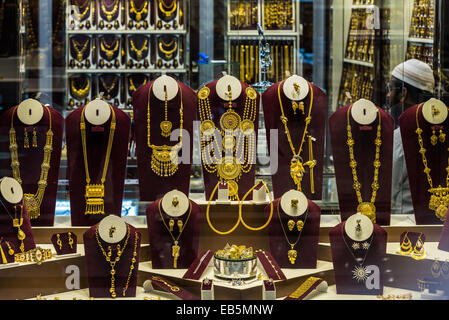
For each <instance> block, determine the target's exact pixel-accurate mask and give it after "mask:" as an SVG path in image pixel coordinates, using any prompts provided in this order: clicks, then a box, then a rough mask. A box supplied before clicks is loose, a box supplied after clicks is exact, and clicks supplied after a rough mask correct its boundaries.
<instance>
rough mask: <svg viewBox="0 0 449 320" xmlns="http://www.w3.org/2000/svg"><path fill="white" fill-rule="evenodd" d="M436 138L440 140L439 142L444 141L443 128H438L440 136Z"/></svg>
mask: <svg viewBox="0 0 449 320" xmlns="http://www.w3.org/2000/svg"><path fill="white" fill-rule="evenodd" d="M438 140H440V142H441V143H444V142H445V141H446V134H445V133H444V132H443V129H440V136H439V137H438Z"/></svg>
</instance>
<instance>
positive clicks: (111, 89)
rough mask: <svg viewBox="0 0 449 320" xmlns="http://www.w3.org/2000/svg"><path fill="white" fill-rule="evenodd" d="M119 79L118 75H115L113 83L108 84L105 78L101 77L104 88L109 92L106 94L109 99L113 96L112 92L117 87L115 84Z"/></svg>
mask: <svg viewBox="0 0 449 320" xmlns="http://www.w3.org/2000/svg"><path fill="white" fill-rule="evenodd" d="M117 81H118V80H117V77H114V80H113V81H112V83H111V85H108V84H107V83H106V82H105V81H104V79H103V78H102V77H100V82H101V85H102V87H103V89H104V90H105V91H106V92H107V94H106V98H107V99H110V98H112V96H111V93H112V91H113V90H114V89H115V86H116V85H117Z"/></svg>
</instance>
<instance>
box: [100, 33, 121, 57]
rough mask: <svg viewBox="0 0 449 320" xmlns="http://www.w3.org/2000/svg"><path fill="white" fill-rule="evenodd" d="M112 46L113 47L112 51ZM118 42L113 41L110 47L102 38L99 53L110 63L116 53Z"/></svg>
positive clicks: (116, 40)
mask: <svg viewBox="0 0 449 320" xmlns="http://www.w3.org/2000/svg"><path fill="white" fill-rule="evenodd" d="M112 46H114V48H113V49H111V48H112ZM118 46H119V41H118V39H115V40H114V41H113V42H112V43H111V44H110V45H109V44H107V43H106V39H105V38H102V39H101V42H100V48H101V51H102V52H104V53H105V54H106V57H107V59H108V60H109V61H110V60H112V58H113V57H114V55H115V54H116V53H117V52H118Z"/></svg>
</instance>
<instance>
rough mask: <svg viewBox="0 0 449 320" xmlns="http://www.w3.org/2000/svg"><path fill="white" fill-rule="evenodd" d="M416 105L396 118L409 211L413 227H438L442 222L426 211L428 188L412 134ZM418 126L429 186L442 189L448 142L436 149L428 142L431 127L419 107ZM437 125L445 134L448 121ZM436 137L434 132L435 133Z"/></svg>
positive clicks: (428, 197)
mask: <svg viewBox="0 0 449 320" xmlns="http://www.w3.org/2000/svg"><path fill="white" fill-rule="evenodd" d="M417 108H418V105H416V106H414V107H411V108H409V109H407V110H406V111H405V112H404V113H403V114H402V115H401V116H400V117H399V126H400V128H401V136H402V145H403V148H404V157H405V163H406V166H407V173H408V177H409V184H410V192H411V195H412V203H413V209H414V211H415V220H416V224H418V225H423V224H442V223H443V222H442V221H441V220H440V219H439V218H437V217H436V215H435V212H434V211H433V210H430V209H429V200H430V196H431V194H430V193H429V192H428V191H427V190H428V189H430V186H429V183H428V181H427V175H426V174H425V173H424V164H423V161H422V156H421V154H420V153H419V149H420V147H419V143H418V135H417V134H416V129H417V127H416V110H417ZM418 121H419V127H420V128H421V129H422V130H423V133H422V134H421V136H422V138H423V140H424V148H425V149H426V150H427V152H426V158H427V166H428V167H429V168H430V169H431V172H430V175H431V177H432V181H433V187H438V186H439V185H441V186H446V177H447V172H446V167H447V158H448V153H447V151H446V150H447V148H448V147H449V142H448V141H447V140H448V139H447V138H446V142H445V143H443V144H442V143H440V142H438V143H437V145H436V146H432V144H431V143H430V137H431V136H432V125H431V124H430V123H428V122H427V121H426V120H425V119H424V117H423V115H422V108H421V110H420V111H419V115H418ZM440 126H443V127H444V129H443V131H444V132H445V133H447V132H448V131H447V128H449V118H448V119H446V120H445V121H444V122H443V123H442V124H441V125H440ZM436 134H437V135H438V131H436Z"/></svg>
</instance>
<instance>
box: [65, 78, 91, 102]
mask: <svg viewBox="0 0 449 320" xmlns="http://www.w3.org/2000/svg"><path fill="white" fill-rule="evenodd" d="M70 89H71V90H72V95H73V96H74V97H75V98H77V99H78V100H83V99H84V98H86V97H87V96H88V95H89V90H90V80H89V78H86V81H85V82H84V84H83V85H82V86H81V88H79V89H78V88H76V87H75V80H73V79H72V80H71V81H70Z"/></svg>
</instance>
